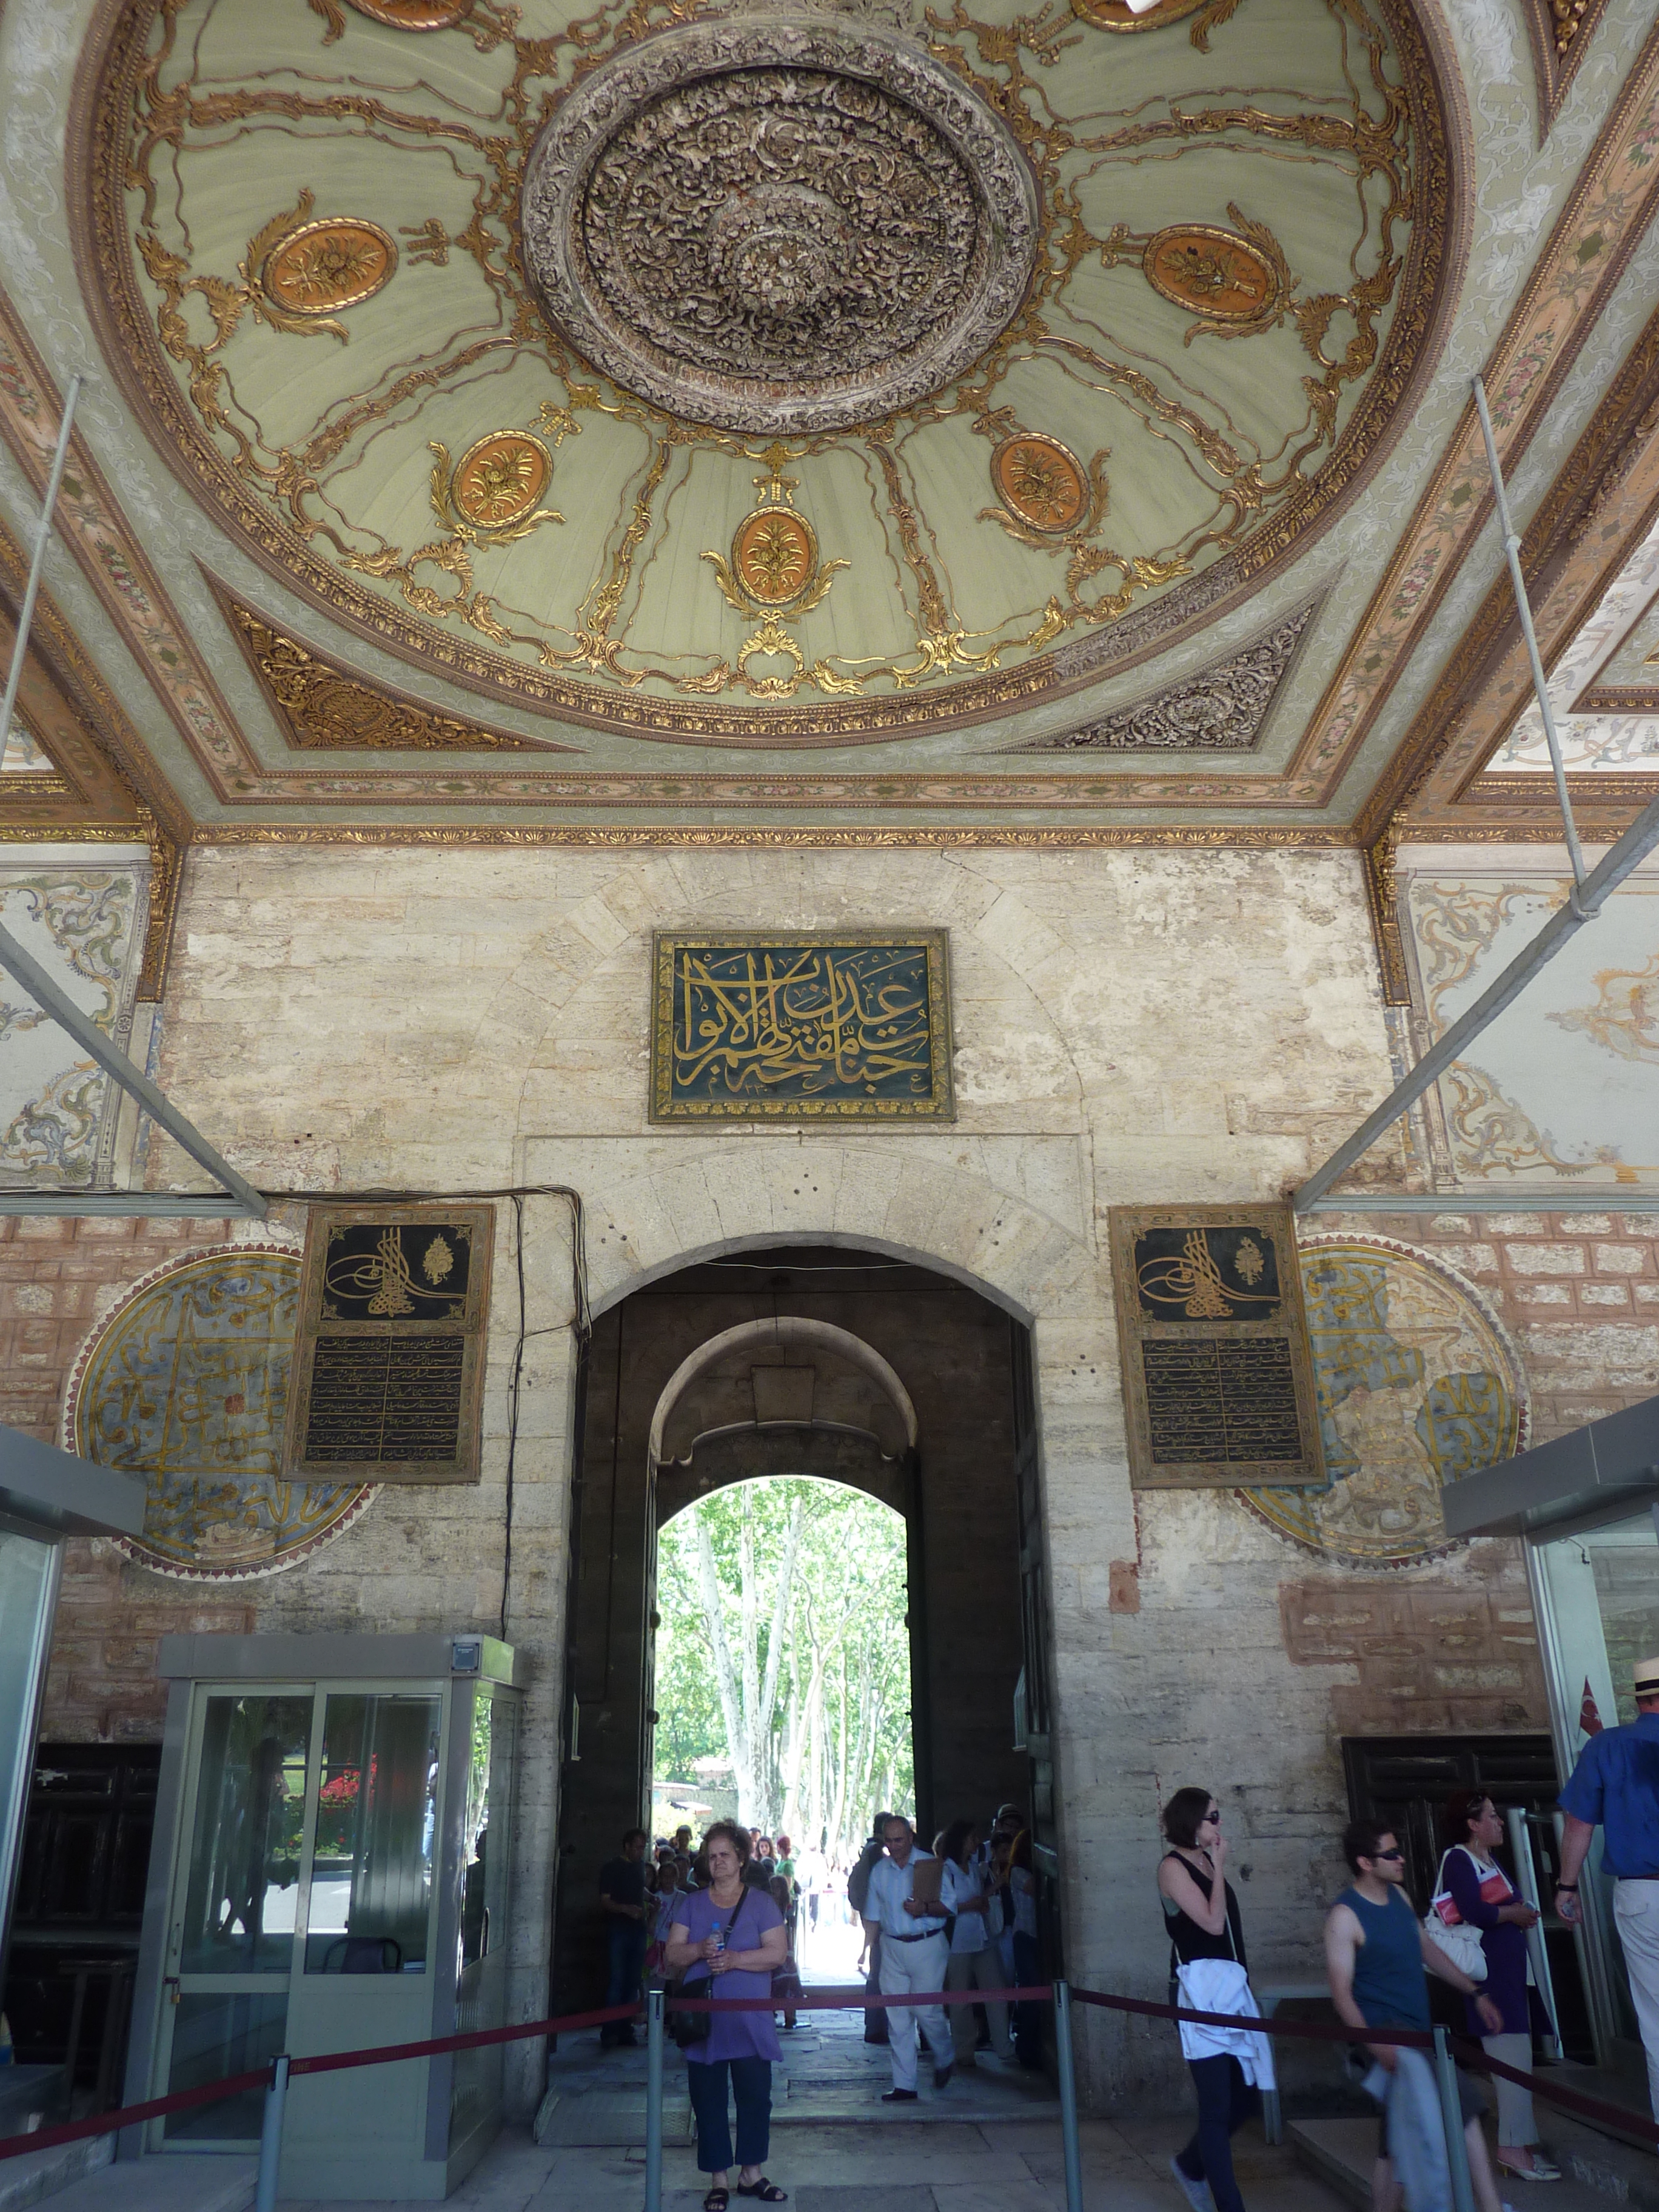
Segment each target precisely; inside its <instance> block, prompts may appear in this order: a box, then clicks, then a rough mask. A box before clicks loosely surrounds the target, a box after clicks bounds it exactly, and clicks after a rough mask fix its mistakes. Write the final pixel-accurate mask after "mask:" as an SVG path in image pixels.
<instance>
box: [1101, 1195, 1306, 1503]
mask: <svg viewBox="0 0 1659 2212" xmlns="http://www.w3.org/2000/svg"><path fill="white" fill-rule="evenodd" d="M1111 1237H1112V1275H1113V1281H1114V1284H1115V1290H1116V1296H1117V1328H1118V1341H1119V1344H1120V1345H1121V1347H1122V1352H1123V1397H1124V1410H1125V1415H1126V1419H1127V1429H1128V1438H1129V1476H1130V1480H1131V1481H1132V1482H1133V1484H1134V1485H1135V1486H1136V1488H1137V1489H1141V1490H1158V1489H1169V1490H1190V1489H1195V1488H1214V1487H1217V1486H1221V1487H1225V1486H1229V1485H1231V1484H1233V1483H1236V1482H1237V1481H1238V1480H1239V1479H1240V1477H1241V1476H1243V1477H1245V1478H1247V1479H1248V1478H1249V1477H1253V1476H1254V1477H1256V1478H1259V1479H1260V1480H1265V1481H1271V1482H1275V1483H1320V1482H1322V1481H1323V1480H1324V1469H1323V1468H1322V1465H1321V1463H1320V1456H1319V1437H1318V1425H1317V1423H1316V1418H1315V1414H1314V1392H1313V1377H1312V1372H1311V1370H1310V1366H1309V1361H1308V1338H1307V1328H1306V1325H1305V1323H1304V1318H1303V1313H1302V1295H1301V1284H1300V1282H1299V1280H1298V1279H1297V1273H1296V1269H1295V1267H1294V1266H1293V1265H1292V1264H1291V1255H1292V1254H1293V1253H1294V1252H1295V1249H1296V1233H1295V1230H1294V1228H1293V1226H1292V1224H1291V1213H1290V1209H1289V1207H1288V1206H1153V1207H1150V1208H1145V1209H1143V1208H1140V1207H1135V1206H1114V1207H1113V1208H1112V1210H1111Z"/></svg>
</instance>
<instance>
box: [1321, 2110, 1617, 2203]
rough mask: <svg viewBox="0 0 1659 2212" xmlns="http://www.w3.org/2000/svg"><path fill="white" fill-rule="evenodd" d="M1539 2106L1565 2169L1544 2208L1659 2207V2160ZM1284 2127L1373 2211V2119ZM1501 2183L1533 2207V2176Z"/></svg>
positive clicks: (1336, 2184)
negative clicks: (1526, 2179)
mask: <svg viewBox="0 0 1659 2212" xmlns="http://www.w3.org/2000/svg"><path fill="white" fill-rule="evenodd" d="M1537 2109H1538V2112H1539V2125H1540V2127H1541V2130H1542V2133H1543V2136H1544V2140H1545V2142H1546V2143H1547V2146H1548V2148H1549V2152H1550V2154H1551V2155H1552V2157H1553V2159H1554V2160H1555V2162H1556V2164H1557V2165H1558V2166H1559V2167H1560V2168H1561V2173H1562V2179H1560V2180H1559V2182H1552V2183H1551V2184H1550V2185H1549V2188H1548V2191H1547V2195H1546V2194H1545V2193H1542V2192H1538V2193H1537V2194H1536V2201H1537V2203H1539V2204H1540V2205H1541V2206H1542V2205H1545V2204H1547V2207H1548V2212H1607V2208H1608V2206H1609V2205H1610V2204H1620V2205H1623V2206H1626V2207H1627V2208H1628V2212H1659V2158H1656V2157H1655V2156H1654V2155H1653V2154H1652V2153H1651V2152H1650V2151H1642V2150H1638V2149H1637V2148H1635V2147H1634V2146H1633V2145H1632V2144H1629V2143H1624V2142H1615V2141H1614V2140H1613V2138H1612V2137H1611V2136H1604V2135H1601V2134H1599V2133H1598V2132H1597V2131H1596V2130H1595V2129H1594V2128H1588V2127H1585V2126H1583V2124H1581V2123H1580V2122H1579V2121H1577V2120H1574V2119H1570V2118H1567V2116H1566V2115H1565V2113H1561V2112H1550V2111H1549V2110H1548V2109H1547V2107H1545V2106H1542V2105H1541V2106H1539V2107H1538V2108H1537ZM1285 2132H1286V2135H1287V2136H1288V2138H1289V2141H1290V2142H1291V2148H1293V2149H1294V2150H1295V2152H1296V2154H1297V2158H1298V2160H1300V2161H1301V2162H1302V2164H1303V2165H1304V2166H1307V2167H1308V2168H1309V2169H1310V2172H1314V2173H1316V2174H1317V2175H1318V2177H1319V2178H1320V2179H1321V2180H1322V2181H1323V2182H1325V2183H1327V2184H1328V2185H1329V2187H1330V2188H1331V2189H1332V2190H1334V2191H1335V2193H1336V2194H1337V2195H1338V2196H1340V2197H1342V2198H1344V2199H1345V2201H1346V2203H1350V2204H1352V2205H1353V2206H1355V2207H1356V2208H1357V2212H1370V2202H1371V2167H1372V2165H1373V2163H1374V2162H1375V2160H1376V2121H1375V2120H1374V2119H1369V2118H1361V2119H1310V2120H1292V2121H1291V2122H1290V2124H1289V2126H1288V2127H1287V2129H1286V2130H1285ZM1488 2140H1490V2130H1488ZM1498 2190H1499V2192H1500V2194H1501V2195H1502V2196H1503V2197H1504V2199H1505V2201H1506V2202H1508V2203H1511V2204H1515V2203H1516V2202H1517V2200H1518V2199H1522V2198H1524V2200H1525V2202H1526V2203H1527V2204H1528V2205H1531V2204H1532V2203H1534V2193H1535V2192H1534V2185H1533V2184H1531V2183H1529V2182H1526V2181H1522V2180H1518V2179H1511V2178H1510V2176H1508V2175H1506V2174H1503V2173H1500V2174H1499V2175H1498ZM1517 2212H1518V2207H1517Z"/></svg>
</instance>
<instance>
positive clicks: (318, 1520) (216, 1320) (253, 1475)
mask: <svg viewBox="0 0 1659 2212" xmlns="http://www.w3.org/2000/svg"><path fill="white" fill-rule="evenodd" d="M299 1291H300V1258H299V1255H298V1254H297V1253H295V1252H291V1251H287V1250H284V1249H282V1248H280V1247H278V1246H274V1245H253V1244H243V1245H233V1246H228V1247H227V1248H225V1249H222V1250H220V1251H216V1252H209V1253H204V1254H202V1255H198V1256H197V1257H194V1258H191V1259H189V1260H184V1261H176V1262H174V1263H173V1265H171V1266H169V1267H164V1268H161V1269H160V1270H159V1271H158V1272H157V1273H155V1274H153V1275H150V1276H149V1277H147V1278H146V1279H145V1280H144V1281H143V1282H141V1283H139V1284H137V1285H135V1287H134V1288H133V1289H132V1290H131V1291H129V1292H128V1294H127V1296H126V1297H125V1298H124V1299H123V1301H122V1302H121V1304H119V1305H118V1306H117V1307H116V1308H115V1310H114V1311H113V1312H112V1314H111V1315H110V1316H109V1317H108V1319H107V1320H106V1322H104V1323H103V1324H102V1325H101V1327H100V1328H99V1329H98V1330H97V1331H95V1333H94V1335H93V1337H92V1338H91V1340H90V1341H89V1342H88V1345H87V1346H86V1348H85V1350H84V1351H83V1352H82V1355H81V1358H80V1359H79V1361H78V1362H77V1364H76V1372H75V1375H74V1376H73V1378H72V1380H71V1382H70V1391H69V1397H68V1402H67V1404H66V1407H65V1409H64V1432H65V1435H64V1440H65V1442H66V1443H67V1444H68V1446H69V1448H70V1450H72V1451H75V1452H78V1453H79V1454H80V1455H81V1456H82V1458H83V1459H88V1460H92V1461H94V1462H96V1463H97V1464H98V1465H99V1466H100V1467H112V1468H121V1469H122V1470H123V1471H125V1472H126V1473H128V1474H142V1475H143V1477H144V1480H145V1484H146V1486H147V1491H148V1497H147V1500H146V1504H145V1509H144V1532H143V1535H142V1536H141V1537H137V1538H134V1539H131V1540H130V1541H129V1540H125V1539H123V1540H120V1541H122V1542H123V1546H124V1548H125V1549H127V1550H128V1551H130V1552H131V1554H132V1556H133V1557H134V1558H135V1559H139V1560H140V1561H142V1563H143V1565H146V1566H149V1567H156V1568H159V1569H160V1570H161V1571H162V1572H163V1573H167V1574H174V1575H182V1576H186V1577H191V1578H192V1579H193V1578H197V1577H240V1576H245V1575H257V1574H271V1573H274V1572H276V1571H278V1570H279V1569H281V1568H283V1567H289V1566H293V1565H296V1564H297V1563H298V1562H299V1561H300V1560H301V1559H303V1558H304V1557H305V1556H306V1554H307V1553H309V1552H312V1551H314V1550H315V1549H316V1547H317V1546H318V1545H319V1544H320V1543H322V1542H324V1541H326V1540H327V1539H328V1538H330V1537H331V1536H334V1535H337V1534H339V1532H340V1531H341V1529H343V1528H344V1527H345V1526H346V1524H347V1523H348V1522H350V1521H352V1520H355V1519H356V1516H357V1515H358V1514H360V1513H361V1512H362V1510H363V1508H364V1507H365V1506H366V1505H367V1504H368V1501H369V1499H370V1498H371V1497H372V1496H373V1495H374V1492H373V1489H372V1487H369V1486H363V1485H359V1484H344V1483H337V1484H322V1483H305V1484H298V1483H288V1482H284V1481H283V1480H282V1464H283V1413H284V1410H285V1408H286V1406H287V1401H288V1381H289V1362H290V1359H291V1358H292V1354H293V1349H294V1331H295V1320H296V1317H297V1315H298V1310H299Z"/></svg>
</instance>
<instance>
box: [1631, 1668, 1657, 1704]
mask: <svg viewBox="0 0 1659 2212" xmlns="http://www.w3.org/2000/svg"><path fill="white" fill-rule="evenodd" d="M1632 1674H1633V1676H1634V1679H1635V1682H1636V1694H1637V1696H1638V1698H1659V1659H1638V1661H1637V1662H1636V1664H1635V1666H1634V1668H1632Z"/></svg>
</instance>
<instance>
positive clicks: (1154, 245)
mask: <svg viewBox="0 0 1659 2212" xmlns="http://www.w3.org/2000/svg"><path fill="white" fill-rule="evenodd" d="M1140 265H1141V267H1142V268H1143V270H1145V271H1146V282H1147V283H1149V284H1150V285H1151V286H1152V289H1153V290H1154V291H1155V292H1161V293H1162V294H1163V295H1164V298H1165V299H1166V300H1168V301H1170V302H1171V303H1172V304H1173V305H1174V306H1176V307H1189V308H1191V309H1192V310H1193V312H1194V313H1196V314H1200V315H1204V316H1206V317H1208V318H1210V319H1212V320H1214V321H1216V322H1218V323H1253V322H1255V320H1256V319H1258V318H1259V317H1260V316H1261V315H1262V314H1263V313H1266V311H1267V309H1268V308H1269V307H1271V306H1272V305H1273V301H1274V298H1275V297H1276V295H1277V294H1278V292H1279V277H1278V275H1277V273H1276V272H1275V270H1274V269H1273V264H1272V262H1271V261H1269V259H1268V258H1267V255H1266V254H1265V253H1263V252H1261V250H1260V248H1259V247H1257V246H1252V245H1250V244H1249V241H1248V240H1245V239H1243V238H1238V237H1237V236H1235V235H1234V234H1233V233H1232V232H1231V231H1230V230H1218V229H1217V228H1216V227H1215V225H1214V224H1213V223H1208V222H1183V223H1176V224H1174V225H1172V226H1171V227H1170V228H1169V229H1168V230H1160V231H1159V232H1158V235H1157V236H1156V237H1155V238H1152V239H1151V240H1148V242H1147V246H1146V253H1145V256H1144V257H1143V258H1142V261H1141V264H1140Z"/></svg>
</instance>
